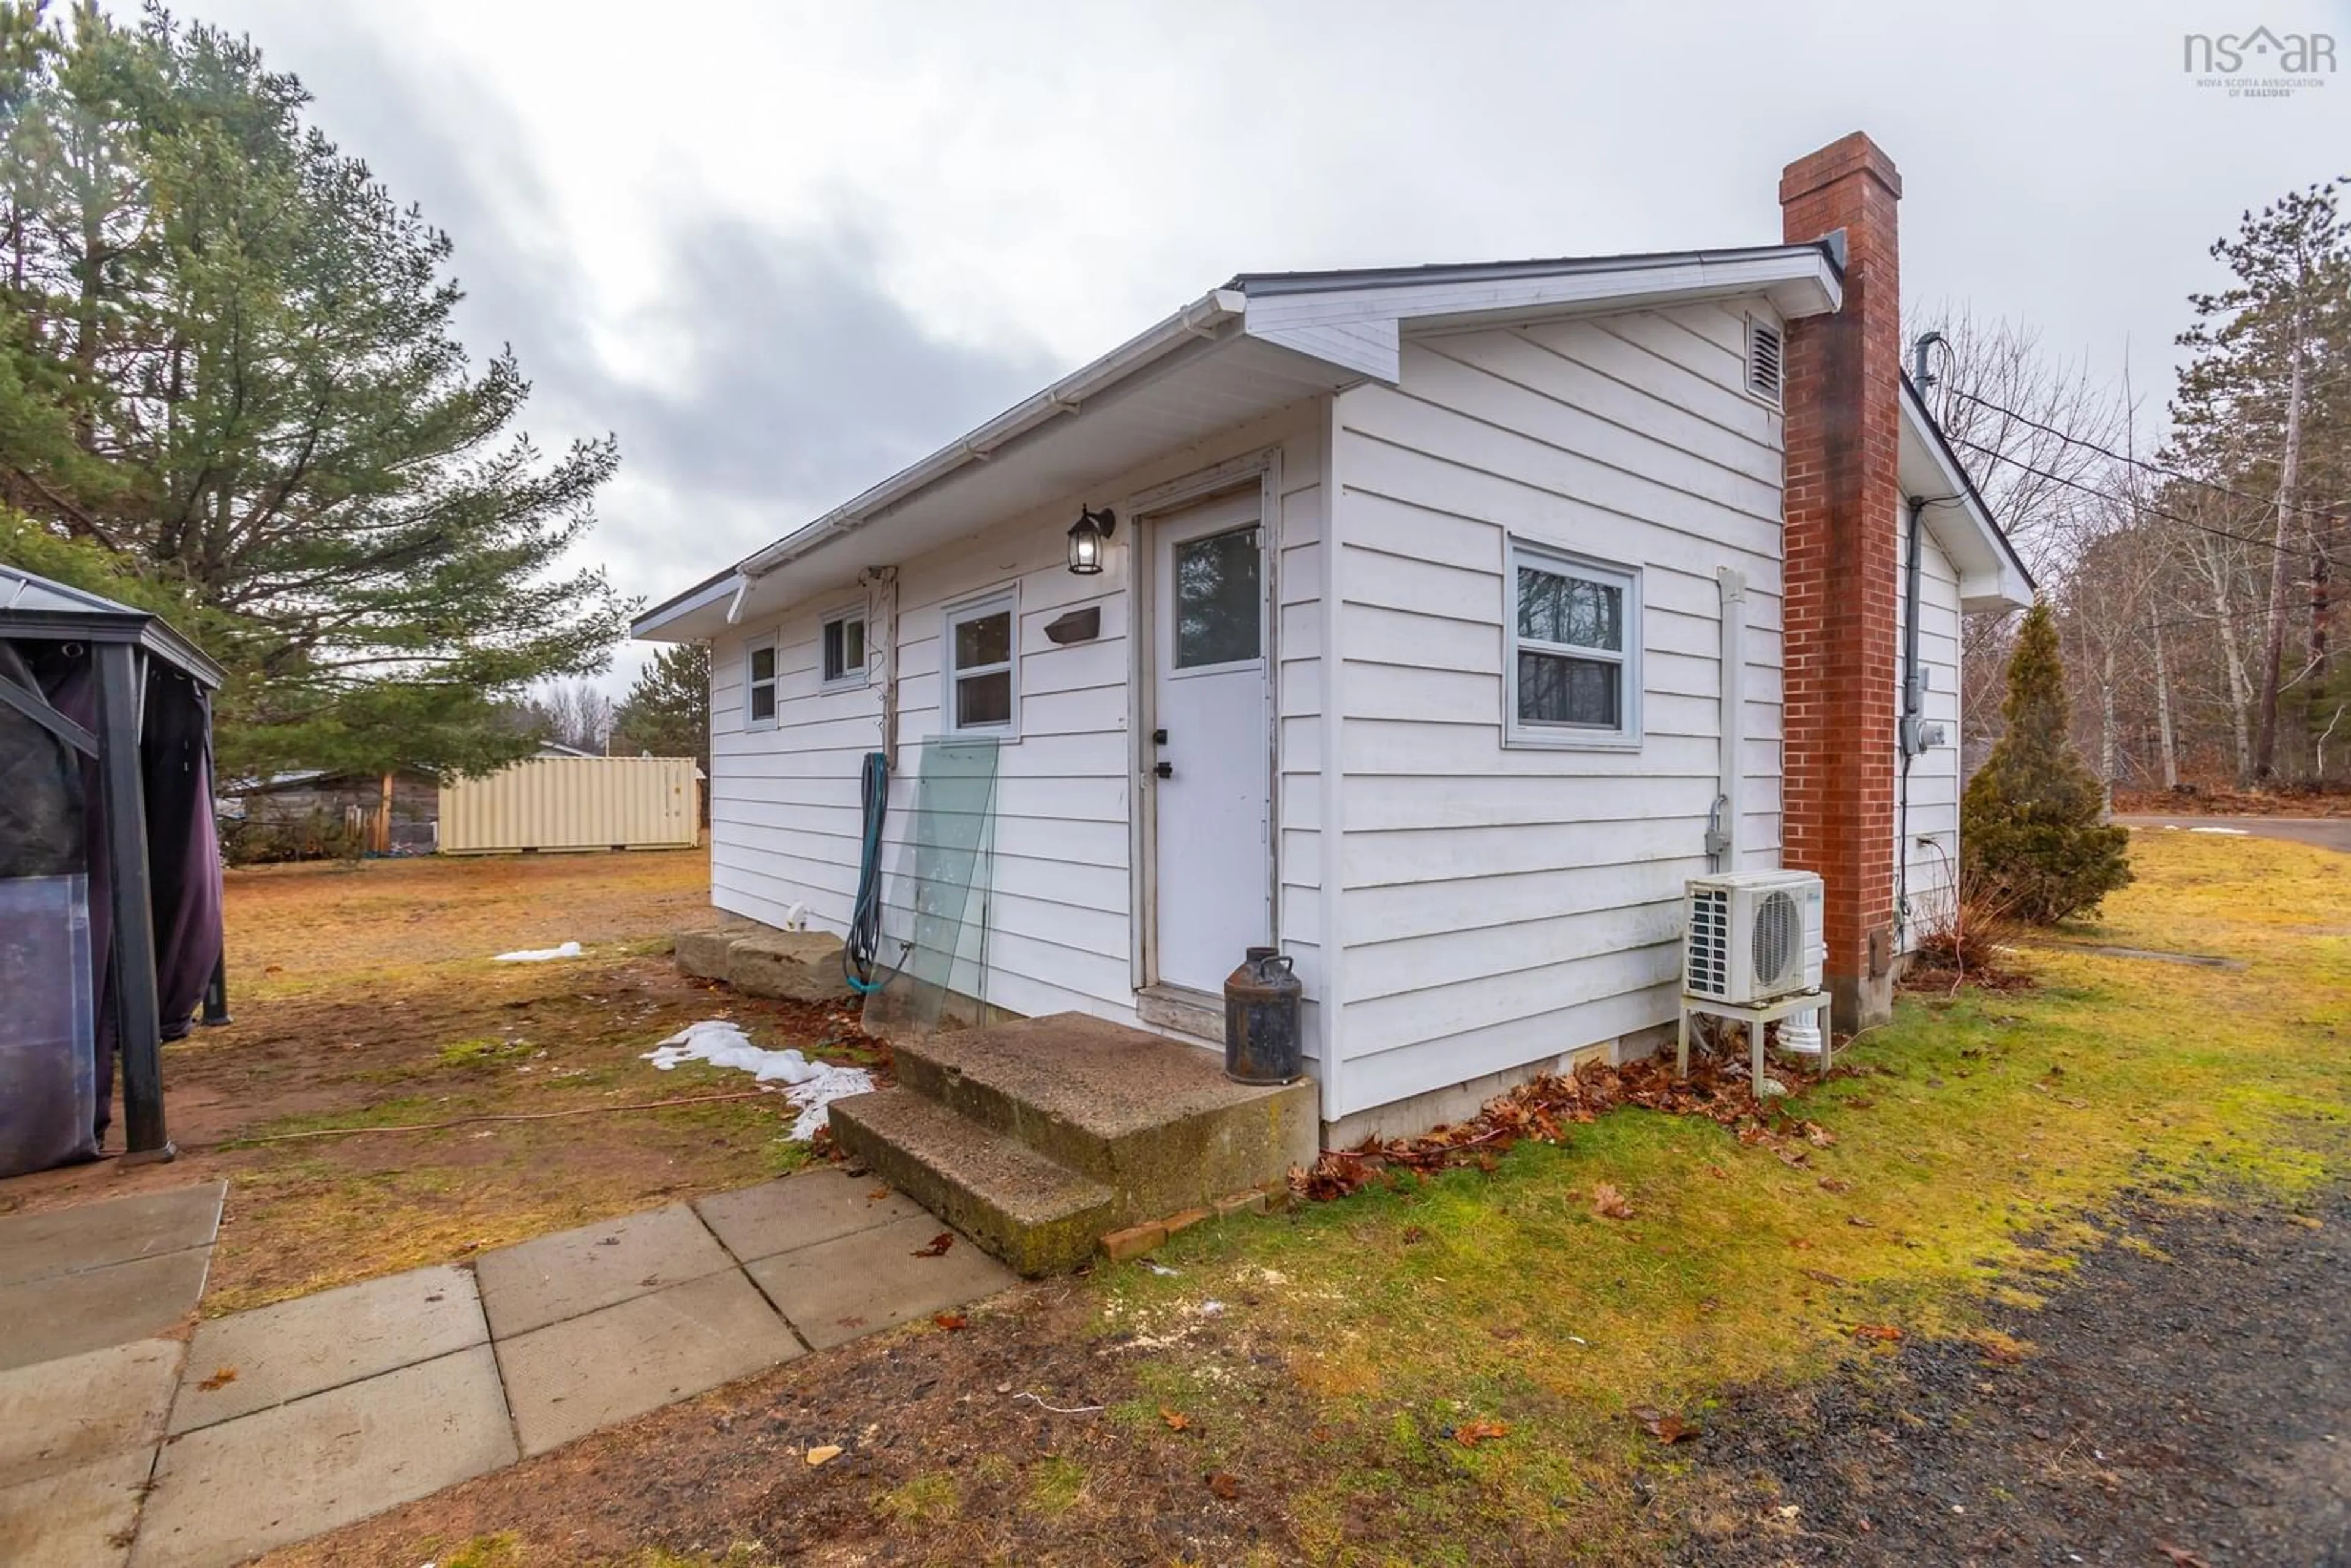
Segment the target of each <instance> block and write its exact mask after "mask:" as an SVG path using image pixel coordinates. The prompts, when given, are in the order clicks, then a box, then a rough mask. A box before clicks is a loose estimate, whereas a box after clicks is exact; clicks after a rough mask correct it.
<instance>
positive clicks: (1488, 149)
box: [125, 0, 2351, 690]
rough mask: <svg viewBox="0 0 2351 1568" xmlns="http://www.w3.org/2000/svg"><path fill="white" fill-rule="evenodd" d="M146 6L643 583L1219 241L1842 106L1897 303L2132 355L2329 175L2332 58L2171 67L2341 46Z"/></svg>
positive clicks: (1721, 151) (2237, 13)
mask: <svg viewBox="0 0 2351 1568" xmlns="http://www.w3.org/2000/svg"><path fill="white" fill-rule="evenodd" d="M125 8H126V9H127V8H128V7H127V5H126V6H125ZM179 8H180V9H181V10H182V12H183V14H184V15H189V16H198V17H201V18H202V19H204V20H206V21H210V22H215V23H218V24H221V25H224V26H228V27H231V28H233V29H237V30H241V31H245V32H247V33H250V34H251V35H252V37H254V39H255V40H256V42H257V43H259V44H260V45H261V47H262V48H263V50H264V51H265V54H266V57H267V58H268V60H269V62H270V63H271V64H272V65H273V66H274V67H277V68H281V69H290V70H293V71H294V72H296V73H297V74H298V75H299V76H300V77H301V78H302V79H303V80H304V82H305V83H306V84H308V87H309V88H310V89H311V90H312V91H313V92H314V93H315V94H316V95H317V100H318V101H317V103H316V104H315V105H314V108H313V111H312V112H313V118H314V120H315V121H316V123H318V124H319V125H320V126H321V127H323V128H324V129H325V130H326V131H327V132H328V133H329V135H330V136H333V137H334V138H336V139H337V140H338V141H340V142H342V143H343V145H344V146H345V147H346V148H347V149H348V150H350V151H351V152H357V153H359V154H360V155H362V156H364V157H365V158H366V159H367V160H368V161H369V162H371V164H372V165H373V167H374V169H375V170H376V172H378V173H379V174H380V175H381V177H382V178H383V179H384V180H385V181H386V182H387V183H389V184H390V185H391V187H392V190H393V192H394V193H396V194H397V195H399V196H400V197H401V198H402V199H403V200H410V201H414V202H417V203H419V204H422V205H423V209H424V212H425V214H426V215H427V216H428V217H429V218H430V219H431V220H432V221H434V223H436V224H438V225H441V226H442V227H444V228H445V229H447V230H448V231H449V232H450V234H451V235H453V236H454V238H455V244H456V261H455V267H456V270H457V274H458V276H459V277H460V278H461V279H462V280H463V281H464V283H465V287H466V288H467V291H468V299H467V301H466V303H465V307H464V308H463V313H462V316H461V321H462V325H463V327H464V329H465V335H466V339H467V341H468V342H469V344H471V345H472V346H473V347H474V348H475V350H476V351H477V352H480V351H486V350H493V349H495V348H496V346H497V344H499V343H500V342H511V343H512V344H513V345H514V347H515V350H516V351H517V353H518V354H519V356H520V357H521V361H522V363H523V367H524V369H525V371H527V372H528V374H530V375H531V376H532V377H533V379H534V380H535V381H536V382H537V385H538V391H537V394H536V396H535V398H534V400H533V402H532V406H531V410H530V413H529V418H528V424H529V428H530V429H531V431H532V433H533V434H535V435H537V436H538V437H539V438H540V440H541V441H542V442H543V443H545V444H549V445H554V444H559V442H560V441H562V440H565V439H568V438H569V437H570V436H572V435H576V434H603V433H604V432H606V431H611V432H612V433H614V434H618V436H619V437H620V441H621V449H622V476H621V478H620V479H619V481H618V482H617V483H615V484H614V485H613V486H611V488H610V489H609V490H608V491H607V492H606V493H605V496H604V498H603V500H602V502H601V506H600V508H599V510H600V514H601V525H600V527H599V528H598V530H597V534H596V538H595V541H594V544H593V545H592V547H591V548H590V551H589V552H588V553H589V554H590V556H591V557H592V558H593V559H598V560H600V561H601V562H602V563H604V564H605V565H606V566H608V567H609V568H610V570H611V573H612V575H613V578H614V580H615V581H616V582H617V583H619V584H620V586H621V587H622V590H623V591H626V592H629V593H631V594H641V595H643V596H645V597H646V598H647V599H648V600H658V599H661V598H664V597H666V596H667V595H669V594H670V593H672V592H674V591H677V590H678V589H680V588H683V587H684V586H686V585H687V584H689V583H691V582H693V581H695V580H698V579H700V578H702V577H704V576H705V575H707V574H708V573H709V572H711V571H713V570H716V569H717V568H719V567H721V566H724V565H726V564H727V563H728V562H730V561H732V560H734V559H737V558H738V557H740V556H742V555H744V554H746V553H747V552H748V551H749V550H751V549H755V548H757V547H758V546H759V545H761V544H764V543H766V542H768V540H770V539H772V538H777V537H778V536H780V535H782V534H784V533H786V532H788V531H789V530H790V529H791V528H794V527H796V526H798V525H799V524H800V523H802V522H804V521H806V520H808V519H809V518H810V517H813V516H815V515H817V514H819V513H820V512H822V511H824V510H827V509H829V508H830V507H832V506H833V505H835V504H837V503H838V502H840V501H842V500H845V499H847V498H848V497H850V496H851V495H852V494H854V493H855V492H857V491H858V490H861V489H862V488H864V487H865V486H867V485H869V484H872V483H873V482H874V481H876V480H878V479H881V478H883V477H885V476H887V475H889V474H890V473H891V472H892V471H893V470H894V469H896V468H897V467H899V466H901V465H904V463H906V462H908V461H911V460H912V459H914V458H915V457H918V456H920V455H923V454H925V452H928V451H929V450H931V449H932V448H933V447H935V446H938V445H941V444H945V443H946V441H947V440H948V439H950V438H952V437H954V436H956V435H958V434H961V433H962V432H963V431H965V430H966V429H967V428H969V427H970V426H972V425H974V424H977V423H979V422H980V421H982V420H984V419H986V418H987V417H988V416H989V415H991V414H993V413H996V412H998V410H1000V409H1002V408H1004V407H1006V406H1008V404H1010V403H1012V402H1017V401H1018V400H1019V399H1020V398H1021V397H1024V396H1026V395H1027V394H1028V393H1029V392H1034V391H1036V390H1037V389H1038V388H1040V386H1042V385H1043V384H1044V383H1045V382H1047V381H1049V380H1050V379H1051V378H1052V377H1054V376H1056V375H1058V374H1060V373H1061V372H1063V371H1068V370H1070V369H1072V368H1074V367H1075V366H1077V365H1078V364H1081V363H1082V362H1084V361H1087V360H1089V359H1092V357H1094V356H1095V355H1096V354H1098V353H1100V352H1102V350H1106V349H1108V348H1110V347H1112V346H1113V344H1114V343H1116V342H1117V341H1118V340H1120V339H1122V338H1124V337H1126V336H1127V335H1129V334H1130V333H1132V332H1134V331H1135V330H1137V329H1141V328H1143V327H1144V326H1146V325H1148V324H1150V323H1151V322H1152V321H1154V320H1156V319H1158V318H1160V317H1161V316H1164V315H1165V314H1166V313H1167V312H1168V311H1169V310H1171V309H1173V308H1175V307H1176V306H1177V305H1179V304H1181V303H1183V302H1184V301H1186V300H1187V299H1190V298H1196V296H1197V295H1198V294H1200V293H1201V292H1202V291H1203V290H1205V289H1206V288H1207V287H1210V286H1212V285H1214V284H1217V283H1219V282H1221V281H1223V280H1224V279H1225V278H1227V277H1230V276H1231V275H1232V274H1234V273H1235V272H1239V271H1258V270H1277V269H1281V268H1289V267H1345V266H1360V265H1371V264H1381V263H1411V262H1422V261H1447V260H1487V259H1492V258H1496V257H1507V256H1568V255H1584V254H1604V253H1608V252H1615V251H1632V250H1651V249H1667V248H1676V247H1684V246H1730V245H1751V244H1768V243H1774V242H1776V241H1777V240H1778V239H1779V237H1780V219H1779V211H1778V204H1777V194H1776V191H1777V184H1778V180H1779V173H1780V170H1781V167H1782V165H1783V164H1784V163H1786V162H1788V161H1789V160H1790V159H1792V158H1794V157H1796V156H1798V155H1800V154H1802V153H1803V152H1809V151H1811V150H1812V149H1813V148H1815V147H1817V146H1820V145H1822V144H1823V143H1824V142H1827V141H1832V140H1834V138H1836V137H1838V136H1840V135H1842V134H1844V132H1846V131H1853V130H1855V129H1860V130H1865V131H1868V132H1869V133H1870V134H1871V135H1872V136H1873V137H1875V138H1876V140H1877V141H1878V142H1879V144H1880V145H1882V146H1883V147H1885V148H1886V151H1887V152H1889V153H1890V154H1891V155H1892V156H1893V158H1894V159H1895V161H1896V162H1897V163H1898V164H1899V165H1900V167H1901V170H1902V176H1903V182H1904V187H1905V193H1904V200H1903V203H1902V225H1903V235H1902V239H1903V245H1902V287H1903V293H1904V298H1905V304H1906V305H1907V306H1913V307H1916V306H1918V305H1921V304H1926V303H1928V302H1932V301H1936V300H1942V299H1949V300H1951V301H1954V302H1964V303H1966V304H1968V305H1969V306H1970V308H1972V309H1974V310H1975V311H1976V312H1977V313H1978V314H1980V315H1996V316H2003V317H2011V318H2017V319H2024V320H2028V321H2030V322H2031V323H2032V324H2033V325H2034V326H2035V327H2037V328H2038V329H2040V330H2041V331H2042V333H2043V338H2044V340H2045V341H2046V343H2047V344H2048V346H2049V347H2050V349H2051V350H2053V351H2056V352H2061V353H2067V354H2078V355H2082V356H2085V357H2086V358H2087V359H2088V361H2090V362H2091V363H2092V364H2093V365H2094V366H2095V367H2096V368H2098V369H2099V370H2100V371H2104V372H2106V373H2115V372H2118V371H2120V370H2121V368H2122V366H2123V365H2124V363H2125V362H2126V356H2127V357H2128V362H2129V363H2130V364H2131V365H2132V367H2133V372H2134V375H2133V379H2134V382H2135V384H2137V385H2138V386H2140V387H2142V388H2148V387H2149V383H2150V382H2168V372H2169V368H2170V365H2171V363H2172V360H2173V350H2172V348H2171V340H2172V337H2173V335H2174V334H2175V333H2176V332H2178V331H2179V329H2180V328H2181V327H2182V326H2183V325H2184V324H2185V322H2186V319H2187V306H2186V301H2185V297H2186V295H2187V294H2188V293H2189V291H2190V290H2193V289H2197V288H2199V287H2210V286H2212V285H2213V284H2214V282H2215V281H2216V274H2215V271H2214V267H2213V264H2212V263H2211V262H2210V259H2209V258H2208V256H2207V255H2206V246H2208V245H2209V244H2210V241H2211V240H2212V239H2213V238H2214V237H2215V236H2216V235H2220V233H2222V232H2223V231H2225V230H2227V229H2228V228H2229V227H2230V226H2231V224H2232V223H2233V221H2234V220H2235V218H2236V216H2237V214H2238V213H2239V212H2240V211H2241V209H2242V208H2244V207H2245V206H2246V205H2248V204H2260V203H2262V202H2263V201H2265V200H2267V199H2269V198H2271V197H2273V196H2274V195H2276V194H2278V193H2281V192H2283V191H2284V190H2286V189H2288V188H2290V187H2294V186H2297V185H2302V184H2306V183H2309V182H2311V181H2314V180H2319V179H2324V178H2327V177H2330V176H2334V175H2340V174H2345V173H2346V172H2351V71H2338V72H2336V73H2335V75H2334V76H2333V77H2331V78H2328V79H2327V81H2326V83H2325V86H2324V87H2323V88H2319V89H2308V90H2304V91H2301V92H2298V93H2295V94H2294V95H2293V96H2292V97H2289V98H2284V99H2243V98H2231V97H2230V96H2228V95H2227V94H2226V93H2225V92H2222V91H2219V90H2215V89H2211V88H2209V87H2199V85H2198V83H2197V78H2194V77H2191V76H2190V75H2189V74H2188V73H2186V72H2185V71H2184V70H2183V68H2182V67H2183V36H2184V35H2185V34H2188V33H2191V32H2194V33H2207V34H2212V33H2231V32H2235V33H2242V32H2247V31H2250V30H2251V29H2252V28H2253V27H2254V26H2262V25H2265V26H2268V27H2270V28H2271V29H2272V30H2273V31H2274V32H2277V33H2281V34H2283V33H2305V34H2307V33H2313V32H2324V33H2329V34H2331V35H2333V36H2334V37H2335V39H2336V40H2337V47H2336V53H2337V55H2338V56H2339V57H2346V61H2351V0H2188V3H2183V4H2171V3H2168V0H2117V3H2109V4H2093V3H2089V0H2063V3H2059V0H2036V3H2034V4H2030V5H2024V4H2007V3H1992V4H1981V3H1975V0H1970V4H1967V5H1950V4H1937V5H1916V6H1906V5H1894V4H1887V3H1886V0H1877V3H1875V4H1868V5H1860V4H1855V5H1811V6H1806V7H1803V8H1802V12H1803V14H1802V16H1793V15H1791V14H1790V13H1792V11H1794V10H1795V9H1797V8H1796V7H1793V6H1790V5H1756V4H1753V3H1752V0H1747V3H1741V4H1726V5H1689V6H1667V5H1635V4H1605V5H1596V4H1595V5H1587V4H1571V3H1565V0H1553V3H1550V4H1532V3H1522V4H1499V3H1497V4H1488V5H1478V4H1464V3H1459V0H1457V3H1455V4H1451V5H1437V4H1432V3H1430V0H1405V3H1397V4H1385V3H1377V0H1334V3H1330V4H1302V3H1300V0H1280V3H1275V0H1262V3H1260V4H1258V5H1241V4H1214V3H1201V0H1186V3H1184V4H1172V3H1171V4H1163V5H1140V4H1136V5H1123V4H1114V3H1108V0H1091V3H1085V4H1071V5H1040V4H1021V3H1007V0H998V3H995V4H977V5H975V4H970V3H968V0H967V3H965V4H957V5H950V4H913V3H907V0H892V3H887V4H852V3H849V0H839V3H835V4H830V5H781V4H773V3H741V0H694V3H692V4H675V3H674V4H670V5H644V4H641V3H640V4H632V5H620V4H608V3H605V0H563V3H560V4H558V3H555V0H529V3H525V0H402V3H401V4H399V5H389V4H357V3H350V0H342V3H338V0H182V5H181V6H180V7H179ZM2148 401H2149V402H2152V403H2153V404H2155V405H2156V406H2157V407H2158V409H2159V406H2160V404H2161V402H2162V396H2161V392H2160V391H2159V390H2151V395H2150V396H2149V398H2148ZM640 652H641V651H638V650H631V651H629V652H627V653H624V654H623V656H622V661H621V664H620V665H619V666H618V668H617V669H616V672H615V676H614V678H613V685H614V687H615V689H616V690H617V689H618V686H619V685H620V684H621V677H622V676H624V675H625V674H627V673H628V672H629V671H632V670H633V668H634V667H635V665H636V664H637V663H638V660H639V653H640Z"/></svg>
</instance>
